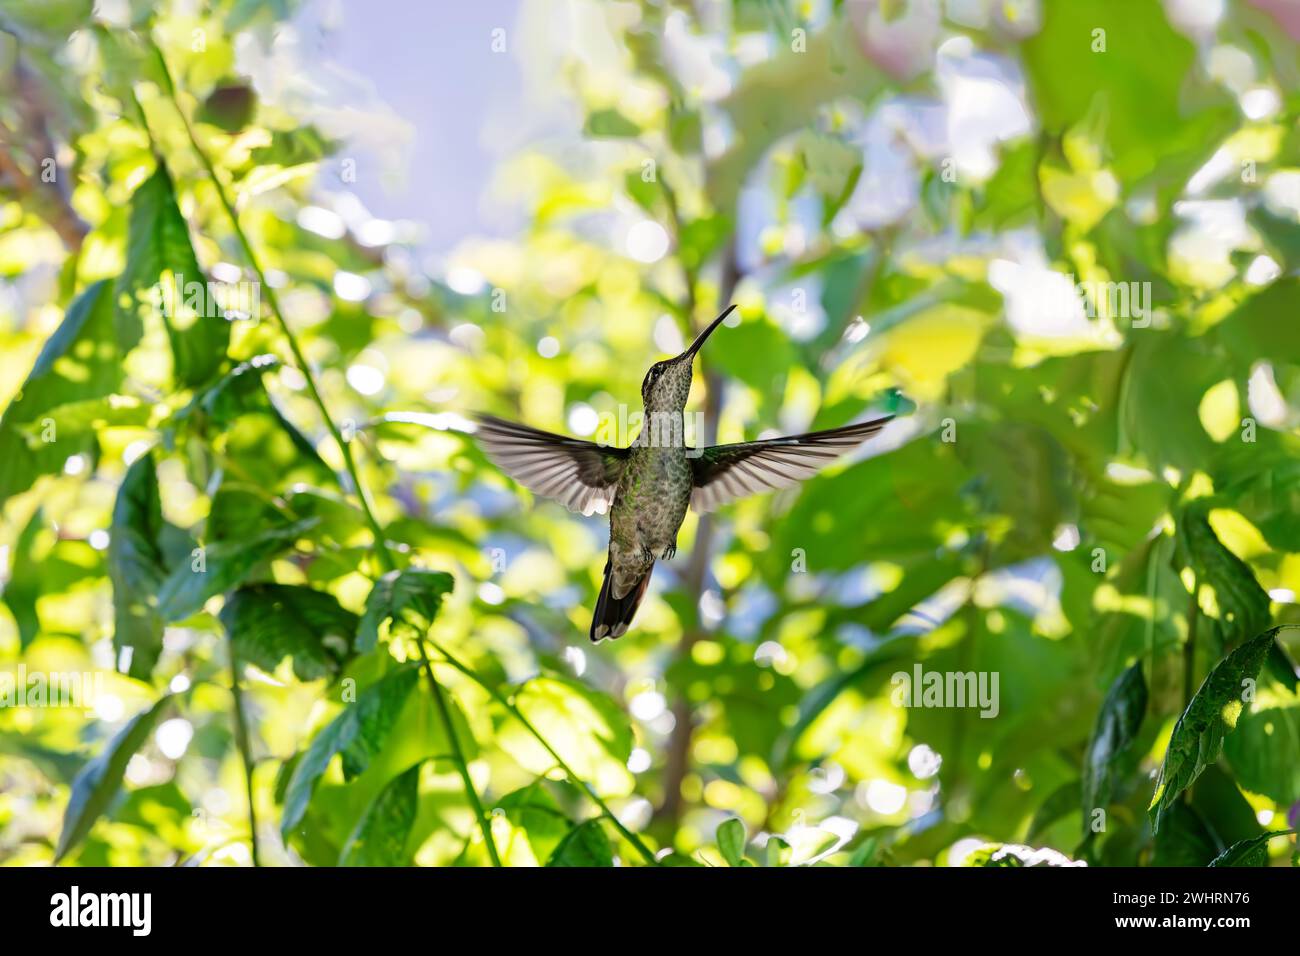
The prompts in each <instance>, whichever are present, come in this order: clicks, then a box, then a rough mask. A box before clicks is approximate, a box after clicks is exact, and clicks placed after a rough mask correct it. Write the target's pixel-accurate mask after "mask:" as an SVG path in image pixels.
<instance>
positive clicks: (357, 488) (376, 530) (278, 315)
mask: <svg viewBox="0 0 1300 956" xmlns="http://www.w3.org/2000/svg"><path fill="white" fill-rule="evenodd" d="M149 43H150V46H151V47H152V48H153V52H154V54H155V56H156V57H157V58H158V64H159V67H160V70H161V75H162V78H163V81H164V83H165V85H166V92H167V96H168V98H169V99H170V100H171V103H172V106H173V108H174V109H175V110H176V114H177V116H179V117H180V120H181V124H182V125H183V126H184V128H185V135H186V136H187V138H188V139H189V142H190V147H191V148H192V149H193V150H194V154H195V155H196V156H197V157H198V160H199V162H200V163H201V164H202V166H203V169H204V170H205V171H206V172H207V174H208V177H209V178H210V179H211V180H212V185H213V188H215V189H216V191H217V197H218V199H220V201H221V205H222V208H224V209H225V211H226V215H227V216H228V217H229V218H230V224H231V228H232V229H233V230H234V233H235V236H236V237H237V238H238V239H239V244H240V246H241V247H243V250H244V256H245V258H247V260H248V264H249V267H250V268H252V270H253V273H254V274H255V275H256V276H257V281H258V282H259V283H260V285H261V289H262V292H263V294H264V295H265V297H266V304H267V306H268V307H269V308H270V310H271V314H272V315H273V316H275V320H276V322H277V323H278V324H279V326H280V331H281V332H283V333H284V338H285V341H286V342H287V343H288V345H289V351H290V352H292V353H293V358H294V361H295V362H296V363H297V365H298V369H299V371H301V372H302V375H303V379H304V380H305V381H306V383H307V391H308V392H309V393H310V395H311V398H312V401H313V402H315V404H316V407H317V408H318V409H319V410H320V414H321V418H322V419H324V422H325V427H326V428H328V429H329V433H330V435H331V436H332V437H333V439H334V441H335V443H336V444H337V445H338V447H339V453H340V454H341V455H342V456H343V464H344V466H345V467H346V468H347V472H348V475H349V477H350V478H351V480H352V491H353V493H354V494H356V496H357V499H358V500H359V501H360V502H361V510H362V511H363V512H364V513H365V518H366V524H368V525H369V526H370V532H371V534H372V535H373V536H374V553H375V557H376V558H377V559H378V560H379V563H380V565H381V566H382V567H383V569H384V571H386V572H387V571H392V570H393V569H395V568H396V566H397V565H396V562H395V561H394V560H393V555H392V553H391V552H390V551H389V550H388V543H387V541H385V540H384V532H383V528H382V527H380V524H379V521H378V519H377V518H376V517H375V512H374V508H373V507H372V506H371V503H370V497H369V495H368V494H367V493H366V486H365V484H364V482H362V480H361V474H360V472H359V471H358V469H357V463H356V458H355V457H354V456H353V454H352V449H351V448H350V447H349V445H348V442H347V441H345V440H344V438H343V432H342V431H341V430H340V429H339V426H338V424H337V423H336V422H335V421H334V416H333V415H331V414H330V411H329V407H328V406H327V405H326V404H325V398H324V396H323V395H322V394H321V390H320V386H319V385H318V384H317V382H316V375H315V373H314V372H313V371H312V368H311V365H310V364H309V363H308V361H307V356H306V354H305V353H304V352H303V350H302V346H301V344H300V343H299V342H298V337H297V336H296V335H295V334H294V331H293V328H292V327H291V326H290V325H289V323H288V321H287V320H286V319H285V317H284V312H283V311H282V310H281V308H280V301H279V298H278V297H277V296H276V294H275V289H273V288H272V287H271V284H270V283H269V282H268V281H267V279H266V272H265V270H263V268H262V264H261V260H260V259H259V258H258V256H257V252H256V251H255V250H254V249H253V244H252V242H251V241H250V240H249V238H248V234H247V233H246V232H244V228H243V226H242V225H240V222H239V214H238V213H237V212H236V211H235V205H234V203H233V202H232V201H231V199H230V196H229V194H228V193H227V191H226V187H225V185H224V184H223V183H222V182H221V178H220V177H219V176H218V175H217V169H216V166H215V165H214V164H213V162H212V160H211V158H210V157H209V156H208V154H207V151H206V150H204V149H203V147H202V146H201V145H200V144H199V140H198V137H197V136H196V135H195V133H194V127H193V126H192V125H191V124H190V120H189V117H188V116H186V115H185V111H184V110H182V109H181V105H180V101H179V100H178V99H177V96H176V85H175V83H174V82H173V81H172V77H171V72H170V70H169V69H168V67H167V61H166V59H165V58H164V57H163V54H162V50H161V49H159V47H158V45H157V43H155V42H154V41H153V38H152V37H150V38H149ZM335 477H336V479H337V477H338V476H337V475H336V476H335ZM339 487H340V488H342V489H343V492H344V494H346V493H347V492H348V489H347V488H346V487H345V485H344V483H343V482H342V481H339ZM417 643H418V642H417ZM420 651H421V654H423V653H424V648H423V645H421V648H420ZM424 670H425V674H426V675H427V677H428V680H429V689H430V691H431V692H432V694H433V697H434V699H435V700H436V701H437V703H438V710H439V713H440V714H441V715H442V719H443V722H444V724H445V725H446V729H447V736H448V738H449V739H450V740H451V741H452V743H453V745H454V746H453V749H454V751H455V755H456V761H455V762H456V765H457V770H458V771H459V773H460V777H461V781H462V782H463V783H464V785H465V796H466V797H468V798H469V801H470V804H471V806H473V807H474V812H475V814H476V815H477V817H478V823H479V827H480V829H482V831H483V838H484V839H485V840H486V841H487V847H488V855H489V856H490V857H491V859H492V865H493V866H501V858H500V856H498V855H497V852H496V845H495V844H494V843H493V842H492V828H491V825H490V824H489V823H488V819H487V816H486V814H485V813H484V812H483V804H482V802H481V801H480V800H479V796H478V792H477V791H476V790H475V789H474V784H473V781H472V780H471V778H470V775H469V767H468V766H467V765H466V763H465V758H464V754H463V753H462V752H461V749H460V742H459V740H458V739H457V737H456V730H455V727H454V726H453V725H452V723H451V716H450V713H449V712H448V710H447V704H446V701H445V700H444V699H443V696H442V695H443V688H442V686H441V685H440V684H439V683H438V680H437V678H436V677H435V676H434V673H433V668H432V667H431V666H429V662H428V659H427V657H426V658H425V668H424Z"/></svg>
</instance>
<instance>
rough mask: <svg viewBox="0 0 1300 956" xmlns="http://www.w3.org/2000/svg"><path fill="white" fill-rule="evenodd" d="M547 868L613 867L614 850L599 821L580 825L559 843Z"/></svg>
mask: <svg viewBox="0 0 1300 956" xmlns="http://www.w3.org/2000/svg"><path fill="white" fill-rule="evenodd" d="M546 865H547V866H581V867H597V866H600V867H603V866H613V865H614V849H613V847H611V846H610V843H609V837H607V836H606V835H605V829H604V827H602V826H601V825H600V821H599V820H588V821H587V822H586V823H580V824H578V825H577V826H576V827H574V828H573V829H572V830H570V831H569V835H568V836H566V837H565V838H564V839H563V840H561V841H560V845H559V846H557V847H556V848H555V852H554V853H552V854H551V858H550V859H549V860H547V861H546Z"/></svg>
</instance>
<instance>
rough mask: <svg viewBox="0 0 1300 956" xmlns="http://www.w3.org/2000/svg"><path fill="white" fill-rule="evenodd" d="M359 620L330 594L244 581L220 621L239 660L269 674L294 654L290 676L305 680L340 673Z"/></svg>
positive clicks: (228, 601)
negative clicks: (243, 584) (292, 674)
mask: <svg viewBox="0 0 1300 956" xmlns="http://www.w3.org/2000/svg"><path fill="white" fill-rule="evenodd" d="M357 621H358V618H357V615H355V614H353V613H352V612H351V611H348V610H345V609H344V608H343V607H341V606H340V605H339V602H338V599H336V598H335V597H334V595H332V594H328V593H326V592H325V591H317V590H315V589H314V588H309V587H299V586H294V585H288V584H249V585H245V586H244V587H241V588H240V589H239V590H237V591H236V592H235V593H234V594H232V595H231V596H230V598H229V600H227V601H226V605H225V607H223V608H222V609H221V624H222V626H223V627H225V629H226V630H227V631H228V632H229V634H230V639H231V642H232V645H233V647H234V649H235V653H236V654H237V655H238V657H239V659H240V660H242V661H245V662H247V663H249V664H253V665H255V666H257V667H260V668H261V669H262V670H264V671H266V672H267V673H268V674H273V673H275V669H276V668H277V667H278V666H279V664H280V661H282V660H284V659H285V658H286V657H292V658H293V672H294V675H295V676H296V677H297V678H298V679H299V680H303V681H310V680H316V679H318V678H321V677H332V676H334V675H335V674H337V673H338V672H339V668H340V667H342V665H343V663H344V662H345V661H346V660H347V658H348V657H349V656H350V654H351V651H352V640H353V636H354V635H355V634H356V631H357Z"/></svg>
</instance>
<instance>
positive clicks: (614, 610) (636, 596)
mask: <svg viewBox="0 0 1300 956" xmlns="http://www.w3.org/2000/svg"><path fill="white" fill-rule="evenodd" d="M654 569H655V566H654V564H651V565H650V567H648V568H646V572H645V575H644V576H643V577H642V578H641V580H640V581H638V582H637V583H636V584H634V585H632V587H631V588H630V589H629V590H628V592H627V593H626V594H624V595H623V596H622V597H621V598H620V597H614V595H613V593H612V592H611V591H610V584H611V583H612V582H613V580H614V575H613V574H611V573H610V562H609V561H606V562H605V581H604V583H603V584H601V586H600V597H598V598H596V612H595V613H594V614H593V615H592V616H591V640H592V642H593V643H599V642H600V641H603V640H604V639H605V638H609V639H610V640H613V639H614V638H616V637H622V636H623V635H624V634H626V633H627V629H628V628H629V627H631V626H632V618H634V617H635V616H636V609H637V608H638V607H640V606H641V599H642V598H643V597H645V592H646V588H647V587H648V586H649V584H650V575H651V573H652V572H653V571H654Z"/></svg>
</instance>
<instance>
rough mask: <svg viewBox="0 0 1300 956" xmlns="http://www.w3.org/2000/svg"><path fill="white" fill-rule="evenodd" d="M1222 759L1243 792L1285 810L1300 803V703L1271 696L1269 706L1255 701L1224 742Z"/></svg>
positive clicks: (1292, 698)
mask: <svg viewBox="0 0 1300 956" xmlns="http://www.w3.org/2000/svg"><path fill="white" fill-rule="evenodd" d="M1223 756H1224V757H1225V758H1226V759H1227V761H1228V764H1229V765H1230V766H1231V767H1232V772H1233V775H1234V776H1235V778H1236V780H1237V783H1238V784H1239V785H1240V786H1241V787H1242V789H1244V790H1249V791H1250V792H1251V793H1258V794H1262V795H1264V796H1266V797H1268V798H1269V799H1270V800H1273V801H1275V802H1276V803H1278V804H1280V805H1282V806H1286V807H1289V806H1291V805H1292V804H1294V803H1295V802H1296V801H1298V800H1300V701H1297V700H1296V699H1295V698H1294V697H1289V698H1283V696H1282V695H1281V694H1272V693H1270V694H1269V699H1268V703H1267V704H1265V702H1264V700H1262V699H1261V700H1256V701H1255V702H1254V703H1253V704H1252V705H1251V706H1250V708H1249V709H1247V710H1246V712H1245V713H1243V714H1242V715H1241V719H1240V720H1238V721H1237V731H1236V733H1234V734H1233V735H1232V736H1230V737H1228V738H1227V739H1226V740H1225V741H1224V743H1223Z"/></svg>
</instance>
